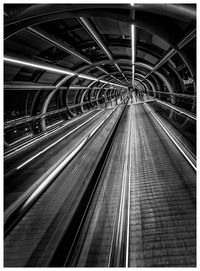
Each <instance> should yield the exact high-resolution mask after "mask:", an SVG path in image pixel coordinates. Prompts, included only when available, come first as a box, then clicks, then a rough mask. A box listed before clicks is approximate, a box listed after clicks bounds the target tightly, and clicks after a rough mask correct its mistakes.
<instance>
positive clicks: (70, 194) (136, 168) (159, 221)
mask: <svg viewBox="0 0 200 271" xmlns="http://www.w3.org/2000/svg"><path fill="white" fill-rule="evenodd" d="M145 106H146V105H145ZM145 106H144V105H143V103H137V104H132V105H129V106H127V108H126V109H125V111H124V113H123V115H122V116H121V118H120V119H119V116H118V120H119V121H118V124H116V127H115V128H114V130H113V131H112V136H110V137H109V138H108V139H107V143H106V145H105V146H106V147H105V149H104V150H101V151H100V148H101V147H100V145H99V143H97V142H98V141H96V143H95V140H94V143H91V146H90V147H89V145H87V148H86V147H85V152H84V148H83V151H82V152H80V153H79V154H78V156H77V160H75V161H74V162H73V161H72V163H70V164H69V167H67V169H66V170H64V171H63V172H62V173H61V175H59V176H58V177H57V180H56V181H55V182H54V183H52V184H51V186H50V187H49V188H48V190H47V191H46V192H45V193H44V196H42V197H41V198H39V199H38V200H37V202H36V203H35V205H34V206H33V208H31V209H30V211H29V212H28V213H27V214H26V215H25V218H26V219H25V220H22V221H21V222H20V223H19V226H17V227H16V228H14V230H13V234H12V236H14V238H16V239H15V241H16V242H17V243H16V249H17V245H18V242H20V239H21V238H23V239H24V237H23V236H21V237H20V238H19V236H18V235H17V234H18V233H19V232H20V231H21V230H22V229H23V228H26V227H27V226H26V220H27V221H29V222H28V223H31V225H33V226H32V227H31V228H28V232H27V233H26V235H25V240H26V241H25V244H26V247H27V248H28V251H29V252H28V255H29V256H25V254H24V255H23V252H22V254H21V255H20V254H19V258H20V259H21V260H19V265H21V266H52V267H53V266H54V267H55V266H57V267H59V266H79V267H83V266H85V267H87V266H88V267H89V266H90V267H97V266H98V267H108V266H111V267H112V266H114V267H117V266H127V267H128V266H129V267H145V266H146V267H151V266H157V267H158V266H160V267H163V266H169V267H170V266H177V267H181V266H195V233H196V230H195V170H194V169H195V168H194V167H193V166H191V164H190V163H188V159H186V157H185V156H184V155H183V153H182V152H180V150H179V149H178V148H177V145H176V144H174V142H172V138H171V137H169V135H168V134H167V133H166V130H164V129H163V127H164V124H162V125H163V127H162V125H161V121H162V120H159V121H160V123H159V122H158V120H157V119H156V118H155V117H156V116H154V115H153V114H152V112H150V111H149V109H147V110H146V109H145ZM109 125H110V124H109V122H108V124H107V129H108V127H109ZM107 129H104V130H102V131H101V133H102V136H100V137H99V140H100V138H103V134H105V133H106V131H107ZM101 140H102V139H101ZM88 148H89V149H88ZM179 148H181V147H180V146H179ZM98 149H99V151H100V153H99V154H98V157H99V158H98V159H96V161H95V157H94V155H97V150H98ZM89 157H90V158H89ZM91 157H92V159H93V162H92V163H91V162H89V161H90V160H88V159H91ZM76 161H79V163H78V164H76V163H77V162H76ZM86 161H88V162H87V163H86ZM91 165H92V167H91ZM90 168H91V169H90ZM86 172H88V173H86ZM66 176H68V177H67V180H68V184H67V186H66V182H65V179H66ZM70 180H71V181H70ZM72 180H73V181H72ZM66 189H67V190H66ZM84 191H85V192H84ZM58 195H60V196H59V197H58ZM73 198H74V200H73ZM75 199H76V200H75ZM55 203H56V206H55ZM45 204H46V205H45ZM41 207H42V209H41ZM70 210H71V211H70ZM72 210H73V211H72ZM40 214H45V215H44V217H43V218H42V220H41V221H40V222H39V224H38V226H37V225H34V224H33V223H34V222H33V221H35V220H36V219H37V221H38V217H40ZM45 217H46V218H45ZM39 225H40V226H39ZM30 232H32V234H33V241H32V242H33V243H34V251H32V248H31V244H32V243H30V240H29V237H28V236H29V235H30ZM58 233H59V234H58ZM39 236H40V237H39ZM48 236H51V238H50V239H48V238H49V237H48ZM12 238H13V237H12ZM12 238H11V236H9V235H8V237H7V238H6V243H5V245H6V249H8V250H10V249H11V248H10V245H9V244H11V243H10V242H13V239H12ZM34 238H35V239H34ZM35 240H40V242H39V243H37V242H36V241H35ZM41 247H43V252H42V254H41V253H40V250H41ZM5 251H7V250H5ZM12 251H13V252H14V251H15V246H14V247H13V248H12ZM31 251H32V252H31ZM11 254H12V253H11ZM6 262H7V265H8V266H12V259H11V258H10V257H9V254H8V255H7V257H6Z"/></svg>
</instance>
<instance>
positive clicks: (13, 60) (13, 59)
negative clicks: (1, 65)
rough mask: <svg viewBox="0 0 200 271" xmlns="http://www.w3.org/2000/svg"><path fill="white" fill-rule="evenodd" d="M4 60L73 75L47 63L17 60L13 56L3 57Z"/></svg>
mask: <svg viewBox="0 0 200 271" xmlns="http://www.w3.org/2000/svg"><path fill="white" fill-rule="evenodd" d="M4 61H6V62H10V63H14V64H19V65H24V66H28V67H32V68H37V69H41V70H46V71H50V72H56V73H61V74H67V75H75V73H74V72H70V71H67V70H64V69H60V68H53V67H50V66H47V65H41V64H36V63H34V62H28V61H23V60H19V59H15V58H10V57H4Z"/></svg>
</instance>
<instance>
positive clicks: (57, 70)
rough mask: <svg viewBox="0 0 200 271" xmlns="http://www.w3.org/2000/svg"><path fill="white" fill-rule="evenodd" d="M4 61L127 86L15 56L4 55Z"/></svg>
mask: <svg viewBox="0 0 200 271" xmlns="http://www.w3.org/2000/svg"><path fill="white" fill-rule="evenodd" d="M4 61H5V62H8V63H14V64H17V65H24V66H27V67H32V68H37V69H42V70H46V71H50V72H55V73H60V74H66V75H71V76H74V75H77V76H78V77H80V78H83V79H87V80H91V81H99V82H101V83H105V84H109V85H113V86H117V87H123V88H127V87H126V86H124V85H119V84H115V83H112V82H108V81H104V80H99V79H98V78H95V77H92V76H88V75H86V74H77V73H75V72H71V71H68V70H64V69H61V68H54V67H51V66H49V65H43V64H38V63H34V62H31V61H26V60H20V59H16V58H12V57H4ZM63 80H66V78H64V79H63Z"/></svg>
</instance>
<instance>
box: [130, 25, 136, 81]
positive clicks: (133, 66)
mask: <svg viewBox="0 0 200 271" xmlns="http://www.w3.org/2000/svg"><path fill="white" fill-rule="evenodd" d="M131 48H132V85H134V74H135V26H134V25H133V24H132V25H131Z"/></svg>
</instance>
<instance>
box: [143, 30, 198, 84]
mask: <svg viewBox="0 0 200 271" xmlns="http://www.w3.org/2000/svg"><path fill="white" fill-rule="evenodd" d="M195 37H196V29H194V30H192V31H191V32H190V33H189V34H187V35H186V36H185V37H184V38H183V39H182V40H181V41H180V42H179V43H178V44H177V47H176V48H177V49H175V48H172V49H170V50H169V51H168V52H167V53H166V54H165V55H164V56H163V57H162V58H161V59H160V60H159V61H158V63H157V64H156V65H155V66H154V67H153V68H152V69H151V71H150V72H149V73H148V74H147V75H146V76H145V77H144V79H146V78H147V77H148V76H149V75H150V74H151V73H154V72H155V71H156V70H157V69H159V68H160V67H161V66H162V65H164V64H165V63H166V61H168V60H169V59H170V58H171V57H172V56H173V55H175V54H176V53H177V50H181V49H182V48H183V47H184V46H185V45H186V44H188V43H189V42H190V41H191V40H192V39H194V38H195ZM144 79H143V80H144Z"/></svg>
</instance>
